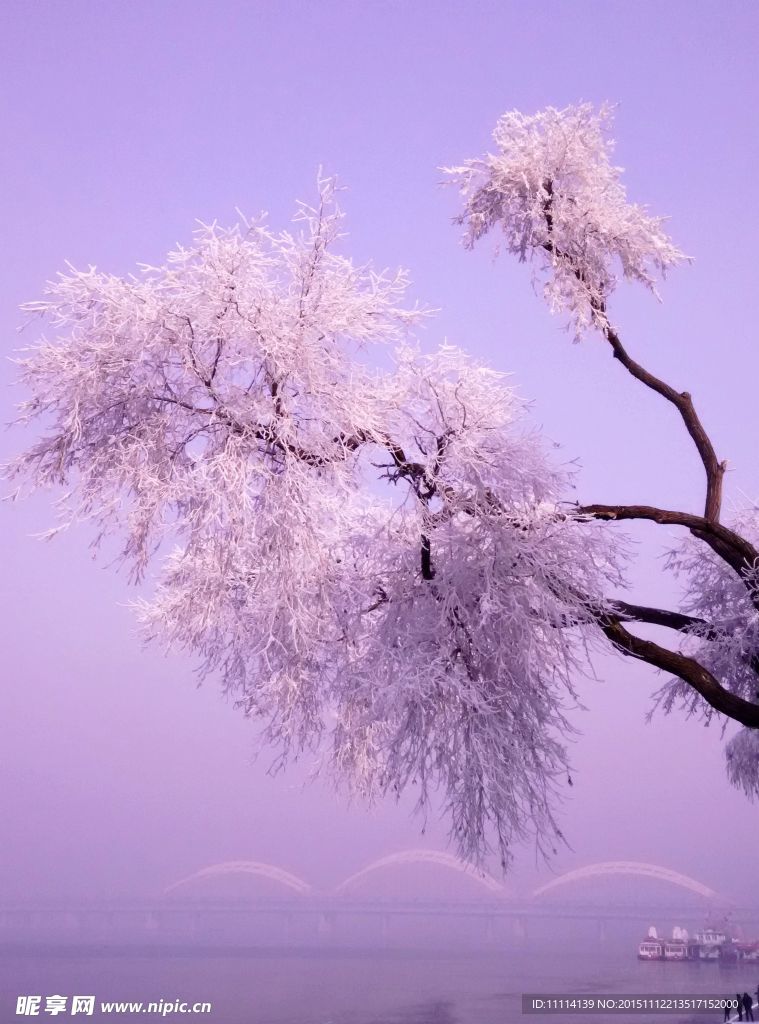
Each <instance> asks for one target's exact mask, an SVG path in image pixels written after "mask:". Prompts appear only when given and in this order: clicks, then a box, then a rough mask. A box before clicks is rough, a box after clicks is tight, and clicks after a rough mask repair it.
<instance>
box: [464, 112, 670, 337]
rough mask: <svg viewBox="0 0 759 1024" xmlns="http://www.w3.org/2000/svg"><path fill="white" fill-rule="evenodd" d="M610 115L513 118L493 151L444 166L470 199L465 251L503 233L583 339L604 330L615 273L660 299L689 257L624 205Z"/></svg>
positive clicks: (503, 123)
mask: <svg viewBox="0 0 759 1024" xmlns="http://www.w3.org/2000/svg"><path fill="white" fill-rule="evenodd" d="M611 118H612V108H611V107H609V106H604V107H602V108H601V110H600V112H599V113H596V111H595V110H594V109H593V107H592V106H591V105H590V104H582V105H580V106H578V107H568V108H567V109H565V110H554V109H553V108H552V107H549V108H548V110H545V111H542V112H541V113H539V114H535V115H533V116H527V115H525V114H521V113H519V111H516V110H514V111H511V112H510V113H508V114H504V115H503V117H501V118H500V120H499V121H498V124H497V126H496V128H495V131H494V132H493V140H494V141H495V144H496V148H497V152H496V153H488V154H486V155H485V156H484V157H483V158H481V159H476V160H468V161H467V162H466V163H465V164H464V165H463V166H461V167H450V168H446V172H447V173H448V174H449V175H450V176H451V180H452V182H453V183H454V184H457V185H458V186H459V189H460V191H461V194H462V196H463V199H464V210H463V212H462V213H461V215H460V216H459V217H458V218H457V221H458V223H459V224H462V225H464V228H465V235H464V243H465V245H466V246H467V247H468V248H471V247H472V246H473V245H474V243H475V242H476V241H477V240H478V239H480V238H482V237H483V235H486V234H487V233H488V232H489V231H491V230H492V229H493V228H498V229H499V231H500V237H501V238H502V239H503V245H504V247H505V248H506V251H508V252H509V253H511V254H512V255H514V256H517V257H518V259H519V260H521V261H522V262H525V261H527V260H529V261H531V262H532V263H533V264H534V266H535V272H536V276H537V277H539V278H542V279H544V281H545V283H544V294H545V298H546V301H547V302H548V305H549V307H550V309H551V311H552V312H555V313H568V314H569V317H570V320H571V322H572V323H573V325H574V329H575V336H576V338H578V339H579V338H580V337H581V336H582V335H583V334H584V333H585V331H586V330H587V329H588V328H590V327H604V326H606V324H607V323H608V321H607V319H606V312H605V310H606V301H607V299H608V297H609V296H610V295H611V293H612V292H613V291H614V289H615V287H616V285H617V283H618V276H619V274H621V275H622V277H624V278H627V279H628V280H632V281H639V282H640V283H641V284H644V285H645V286H646V287H647V288H649V289H651V291H655V288H654V285H655V274H656V273H664V272H665V271H666V270H667V269H668V268H669V267H671V266H674V265H676V264H677V263H680V262H681V261H682V260H684V259H685V257H684V256H683V254H682V253H681V252H680V251H679V250H678V249H677V248H676V247H675V246H674V245H673V244H672V242H671V240H670V239H669V238H668V237H667V235H666V234H665V233H664V230H663V228H662V224H663V221H662V219H661V218H655V217H651V216H649V215H648V214H647V213H646V211H645V210H644V209H643V208H642V207H640V206H637V205H635V204H633V203H629V202H628V201H627V197H626V193H625V188H624V186H623V184H622V182H621V180H620V175H621V170H620V168H618V167H615V166H614V165H613V164H612V163H611V153H612V149H613V142H612V140H611V139H610V138H609V137H608V136H607V135H606V129H607V128H608V126H609V125H610V123H611Z"/></svg>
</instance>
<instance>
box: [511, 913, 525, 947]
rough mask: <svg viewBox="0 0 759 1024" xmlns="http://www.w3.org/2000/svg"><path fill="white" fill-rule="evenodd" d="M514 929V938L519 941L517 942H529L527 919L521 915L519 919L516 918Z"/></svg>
mask: <svg viewBox="0 0 759 1024" xmlns="http://www.w3.org/2000/svg"><path fill="white" fill-rule="evenodd" d="M513 928H514V938H515V939H516V940H517V942H520V943H525V942H527V938H528V936H527V918H526V917H524V916H522V915H520V916H519V917H515V918H514V925H513Z"/></svg>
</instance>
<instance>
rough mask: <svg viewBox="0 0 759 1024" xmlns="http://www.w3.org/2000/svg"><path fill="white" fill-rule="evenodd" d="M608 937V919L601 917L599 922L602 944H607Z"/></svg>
mask: <svg viewBox="0 0 759 1024" xmlns="http://www.w3.org/2000/svg"><path fill="white" fill-rule="evenodd" d="M607 937H608V936H607V932H606V921H604V920H603V919H600V920H599V922H598V941H599V943H600V944H601V945H602V946H603V945H605V944H606V939H607Z"/></svg>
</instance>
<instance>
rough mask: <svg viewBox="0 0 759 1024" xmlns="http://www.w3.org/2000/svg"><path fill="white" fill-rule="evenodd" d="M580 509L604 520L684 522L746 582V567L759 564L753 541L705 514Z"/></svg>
mask: <svg viewBox="0 0 759 1024" xmlns="http://www.w3.org/2000/svg"><path fill="white" fill-rule="evenodd" d="M577 512H578V513H579V514H580V515H585V516H590V517H592V518H593V519H600V520H603V521H605V522H611V521H615V520H619V521H621V520H623V519H628V520H630V519H632V520H647V521H648V522H652V523H658V524H659V525H661V526H684V527H685V528H686V529H687V530H689V531H690V532H691V533H692V534H693V536H694V537H697V538H698V539H699V540H702V541H703V542H704V543H705V544H708V545H709V547H710V548H711V549H712V550H713V551H714V553H715V554H717V555H719V557H720V558H721V559H723V561H725V562H727V564H728V565H729V566H730V567H731V568H732V569H734V570H735V572H736V573H737V574H738V575H739V576H740V577H741V579H742V580H743V582H744V583H748V578H747V570H751V569H754V568H755V567H756V566H757V565H759V551H758V550H757V549H756V548H755V547H754V545H753V544H751V543H750V542H749V541H747V540H746V539H745V538H744V537H741V536H740V535H739V534H737V533H735V532H734V531H733V530H729V529H728V528H727V527H726V526H722V524H721V523H717V522H713V521H711V520H708V519H706V517H705V516H696V515H692V514H691V513H690V512H676V511H670V510H669V509H661V508H656V507H655V506H653V505H579V506H578V507H577Z"/></svg>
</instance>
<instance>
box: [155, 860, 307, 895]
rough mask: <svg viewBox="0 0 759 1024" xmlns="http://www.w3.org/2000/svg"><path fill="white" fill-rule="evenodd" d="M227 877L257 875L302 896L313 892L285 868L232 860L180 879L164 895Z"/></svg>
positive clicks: (305, 883)
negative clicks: (194, 883) (193, 883)
mask: <svg viewBox="0 0 759 1024" xmlns="http://www.w3.org/2000/svg"><path fill="white" fill-rule="evenodd" d="M225 875H257V876H258V877H259V878H266V879H269V880H270V881H272V882H278V883H279V884H280V885H284V886H286V887H287V888H288V889H292V890H293V891H294V892H297V893H299V894H300V895H305V894H306V893H309V892H311V885H310V884H309V883H308V882H306V881H305V879H303V878H299V877H298V876H297V875H293V874H291V872H289V871H285V869H284V868H278V867H276V866H275V865H274V864H262V863H260V862H259V861H255V860H230V861H225V862H224V863H222V864H211V865H210V866H209V867H205V868H201V869H200V870H199V871H194V872H193V873H192V874H191V875H187V877H186V878H180V879H179V881H177V882H172V884H171V885H168V886H167V887H166V888H165V889H164V890H163V895H164V896H168V895H169V893H172V892H175V891H176V890H177V889H179V888H181V887H182V886H185V885H189V884H190V883H191V882H197V881H200V879H202V878H219V877H221V876H225Z"/></svg>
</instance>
